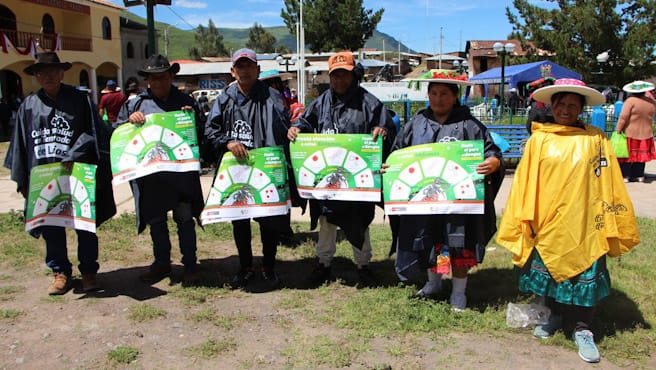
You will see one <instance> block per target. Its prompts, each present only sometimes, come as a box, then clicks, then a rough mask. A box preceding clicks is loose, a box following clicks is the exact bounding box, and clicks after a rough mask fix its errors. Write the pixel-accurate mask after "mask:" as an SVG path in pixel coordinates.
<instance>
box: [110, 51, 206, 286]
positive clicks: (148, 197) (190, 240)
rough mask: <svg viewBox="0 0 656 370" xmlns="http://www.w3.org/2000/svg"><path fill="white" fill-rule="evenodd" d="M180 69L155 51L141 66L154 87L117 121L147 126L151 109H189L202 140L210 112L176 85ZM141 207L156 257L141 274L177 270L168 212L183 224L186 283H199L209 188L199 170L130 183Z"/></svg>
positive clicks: (151, 276)
mask: <svg viewBox="0 0 656 370" xmlns="http://www.w3.org/2000/svg"><path fill="white" fill-rule="evenodd" d="M179 70H180V65H179V64H178V63H173V64H171V63H169V60H168V59H167V58H165V57H164V56H162V55H153V56H151V57H150V58H149V59H148V60H147V61H146V63H145V65H144V66H143V68H142V69H141V70H139V72H138V73H139V75H140V76H143V77H145V78H146V82H147V83H148V89H147V90H146V91H144V92H142V93H141V94H139V95H138V96H137V97H136V98H134V99H130V100H128V101H127V103H126V104H124V105H123V108H122V109H121V111H120V112H119V115H118V119H117V122H118V123H119V124H124V123H126V122H129V123H130V124H134V125H143V124H144V123H145V122H146V115H147V114H151V113H163V112H172V111H177V110H188V111H192V112H193V114H194V118H195V122H196V137H197V138H198V142H199V143H200V142H201V138H202V134H203V122H204V117H203V116H201V114H200V108H199V107H198V104H197V103H196V101H195V100H194V99H193V98H192V97H190V96H189V95H187V94H184V93H183V92H181V91H179V90H178V89H177V88H176V87H175V86H174V85H173V78H174V77H175V75H176V74H177V73H178V71H179ZM130 186H131V187H132V193H133V195H134V201H135V210H136V212H137V230H138V232H142V231H143V230H145V228H146V225H148V226H150V237H151V239H152V242H153V254H154V257H155V261H153V263H152V264H151V265H150V267H149V268H148V271H146V272H145V273H143V274H142V275H140V276H139V278H140V279H141V280H142V281H143V282H145V283H149V284H150V283H154V282H157V281H160V280H162V279H163V278H165V277H166V276H169V274H170V273H171V240H170V238H169V229H168V226H167V219H168V215H167V213H168V211H173V220H174V221H175V223H176V226H177V228H178V239H179V243H180V252H181V254H182V264H183V265H184V272H183V275H182V282H183V283H186V284H191V283H194V282H195V281H197V280H198V278H199V273H198V266H197V257H196V229H195V227H196V224H195V222H194V219H196V220H198V219H199V217H200V212H201V211H202V210H203V205H204V203H203V190H202V188H201V184H200V176H199V173H198V171H189V172H156V173H153V174H150V175H148V176H145V177H140V178H138V179H136V180H133V181H131V182H130Z"/></svg>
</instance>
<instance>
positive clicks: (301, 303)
mask: <svg viewBox="0 0 656 370" xmlns="http://www.w3.org/2000/svg"><path fill="white" fill-rule="evenodd" d="M311 300H312V294H311V293H310V292H307V291H302V290H296V291H289V292H288V294H285V295H284V296H282V297H281V298H280V299H279V300H278V302H276V304H275V305H276V307H278V308H281V309H295V308H304V307H306V306H307V305H308V303H309V302H310V301H311Z"/></svg>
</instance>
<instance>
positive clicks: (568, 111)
mask: <svg viewBox="0 0 656 370" xmlns="http://www.w3.org/2000/svg"><path fill="white" fill-rule="evenodd" d="M534 98H535V99H536V100H538V101H542V102H544V103H550V104H551V107H552V111H553V116H554V121H555V122H553V123H545V124H541V123H538V122H533V125H532V131H533V135H532V136H531V138H530V139H529V140H528V142H527V144H526V149H525V151H524V155H523V158H522V160H521V162H520V164H519V166H518V168H517V171H516V173H515V178H514V180H513V185H512V189H511V191H510V195H509V198H508V203H507V205H506V209H505V211H504V214H503V218H502V219H501V223H500V225H499V231H498V233H497V243H499V244H500V245H502V246H504V247H505V248H508V249H509V250H510V251H511V252H513V263H514V264H515V266H517V267H518V270H519V289H520V290H521V291H524V292H531V293H534V294H536V295H538V296H541V297H545V301H546V304H547V306H548V307H549V308H550V309H551V312H552V314H551V316H550V318H549V322H548V323H547V324H545V325H538V326H536V327H535V330H534V332H533V335H535V336H537V337H541V338H546V337H549V336H551V335H553V333H554V332H555V331H556V330H558V329H560V328H562V327H563V325H565V326H566V327H568V328H569V327H572V328H573V335H572V336H573V339H574V341H575V342H576V344H577V346H578V348H579V356H580V357H581V358H582V359H583V360H584V361H587V362H598V361H599V360H600V355H599V351H598V350H597V347H596V346H595V343H594V338H593V334H592V332H591V331H590V325H591V323H592V317H593V313H594V306H595V305H596V303H597V302H599V301H600V300H601V299H602V298H604V297H606V296H607V295H608V294H609V292H610V276H609V274H608V270H607V268H606V255H608V256H611V257H616V256H619V255H621V254H623V253H625V252H627V251H628V250H629V249H631V248H632V247H633V246H635V245H636V244H638V242H639V237H638V228H637V224H636V220H635V215H634V213H633V205H632V204H631V199H630V198H629V196H628V193H627V191H626V187H625V186H624V182H623V178H622V174H621V172H620V169H619V164H618V162H617V159H616V157H615V154H614V153H613V151H612V149H611V146H610V142H609V140H608V139H607V137H606V135H605V134H604V132H602V131H601V130H599V129H597V128H595V127H593V126H589V125H585V124H584V123H583V122H581V121H580V120H579V119H578V117H579V115H580V114H581V113H582V112H583V106H584V105H598V104H603V102H604V97H603V95H601V93H599V92H598V91H596V90H594V89H592V88H589V87H587V86H585V84H584V83H583V82H581V81H579V80H574V79H560V80H557V81H556V82H555V84H554V85H552V86H547V87H543V88H541V89H538V90H536V91H535V93H534Z"/></svg>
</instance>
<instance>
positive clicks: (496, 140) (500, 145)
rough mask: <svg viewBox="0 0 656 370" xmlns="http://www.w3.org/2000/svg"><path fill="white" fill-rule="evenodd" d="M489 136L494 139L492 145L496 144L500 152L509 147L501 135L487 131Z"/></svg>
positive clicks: (505, 150)
mask: <svg viewBox="0 0 656 370" xmlns="http://www.w3.org/2000/svg"><path fill="white" fill-rule="evenodd" d="M489 132H490V136H492V141H494V145H496V146H497V147H498V148H499V149H501V152H502V153H505V152H507V151H508V149H510V144H509V143H508V141H507V140H506V139H504V138H503V136H501V135H499V134H497V133H496V132H493V131H489Z"/></svg>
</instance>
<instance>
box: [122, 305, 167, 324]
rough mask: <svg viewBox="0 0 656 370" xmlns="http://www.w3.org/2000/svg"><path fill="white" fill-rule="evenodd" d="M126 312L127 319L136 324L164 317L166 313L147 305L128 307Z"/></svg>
mask: <svg viewBox="0 0 656 370" xmlns="http://www.w3.org/2000/svg"><path fill="white" fill-rule="evenodd" d="M128 311H129V315H128V319H130V320H132V321H136V322H144V321H148V320H153V319H156V318H159V317H165V316H166V311H164V310H162V309H161V308H158V307H155V306H151V305H149V304H136V305H132V306H130V307H128Z"/></svg>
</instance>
